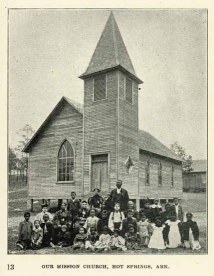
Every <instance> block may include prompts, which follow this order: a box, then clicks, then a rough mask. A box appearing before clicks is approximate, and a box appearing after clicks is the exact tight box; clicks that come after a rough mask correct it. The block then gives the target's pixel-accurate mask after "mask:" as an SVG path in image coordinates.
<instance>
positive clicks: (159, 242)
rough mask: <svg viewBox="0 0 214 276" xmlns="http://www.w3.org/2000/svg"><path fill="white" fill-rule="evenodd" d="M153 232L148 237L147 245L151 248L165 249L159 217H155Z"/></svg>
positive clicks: (162, 227) (162, 226)
mask: <svg viewBox="0 0 214 276" xmlns="http://www.w3.org/2000/svg"><path fill="white" fill-rule="evenodd" d="M152 228H153V234H152V236H151V238H150V241H149V244H148V247H149V248H153V249H165V248H166V247H165V244H164V239H163V229H164V225H162V221H161V218H156V220H155V223H154V224H153V225H152Z"/></svg>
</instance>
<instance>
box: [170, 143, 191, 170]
mask: <svg viewBox="0 0 214 276" xmlns="http://www.w3.org/2000/svg"><path fill="white" fill-rule="evenodd" d="M170 149H171V150H172V151H173V152H174V153H176V154H177V155H178V156H179V157H181V158H182V159H183V163H182V168H183V172H191V171H192V170H193V169H192V156H191V155H187V154H186V150H185V149H184V148H183V147H182V146H181V145H180V144H179V143H178V142H175V143H174V144H172V145H171V146H170Z"/></svg>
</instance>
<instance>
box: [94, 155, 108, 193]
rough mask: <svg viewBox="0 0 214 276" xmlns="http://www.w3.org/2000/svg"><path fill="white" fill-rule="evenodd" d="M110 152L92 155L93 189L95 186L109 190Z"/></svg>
mask: <svg viewBox="0 0 214 276" xmlns="http://www.w3.org/2000/svg"><path fill="white" fill-rule="evenodd" d="M108 186H109V185H108V154H97V155H92V156H91V191H93V190H94V189H95V188H98V189H100V190H101V192H108V190H109V189H108V188H109V187H108Z"/></svg>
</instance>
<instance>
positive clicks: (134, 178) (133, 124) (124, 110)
mask: <svg viewBox="0 0 214 276" xmlns="http://www.w3.org/2000/svg"><path fill="white" fill-rule="evenodd" d="M125 78H126V75H125V74H123V73H122V72H119V105H118V108H119V118H118V120H119V122H118V123H119V137H118V139H119V149H118V158H119V178H120V179H122V180H123V186H124V188H125V189H127V190H128V191H129V194H130V196H135V195H138V165H139V147H138V85H137V83H136V82H135V81H132V93H133V94H132V95H133V96H132V97H133V99H132V104H130V103H128V102H127V101H126V100H125V92H124V91H125ZM128 156H130V157H131V160H132V161H133V163H134V167H133V168H132V169H131V170H130V171H129V172H127V171H126V167H125V161H126V160H127V158H128Z"/></svg>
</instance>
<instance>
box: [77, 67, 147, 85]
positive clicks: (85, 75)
mask: <svg viewBox="0 0 214 276" xmlns="http://www.w3.org/2000/svg"><path fill="white" fill-rule="evenodd" d="M112 70H121V71H122V72H124V73H126V74H127V75H128V76H129V77H130V78H132V79H134V80H135V81H136V82H137V83H138V84H142V83H143V81H142V80H141V79H139V78H138V77H137V76H136V75H134V74H132V73H131V72H129V71H128V70H126V69H125V68H124V67H123V66H121V65H116V66H114V67H110V68H106V69H103V70H100V71H96V72H92V73H86V72H87V71H86V72H85V73H83V74H82V75H80V76H79V78H80V79H82V80H85V79H87V78H90V77H93V76H96V75H99V74H104V73H107V72H109V71H112Z"/></svg>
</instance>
